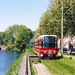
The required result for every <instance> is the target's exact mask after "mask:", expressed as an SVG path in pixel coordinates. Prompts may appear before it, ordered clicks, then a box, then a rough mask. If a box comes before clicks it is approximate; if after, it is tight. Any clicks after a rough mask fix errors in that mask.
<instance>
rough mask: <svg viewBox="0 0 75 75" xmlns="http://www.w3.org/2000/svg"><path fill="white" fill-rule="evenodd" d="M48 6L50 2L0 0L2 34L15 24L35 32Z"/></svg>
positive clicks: (46, 0) (44, 0) (41, 0)
mask: <svg viewBox="0 0 75 75" xmlns="http://www.w3.org/2000/svg"><path fill="white" fill-rule="evenodd" d="M48 5H49V0H0V32H3V31H5V30H6V29H7V28H9V26H12V25H14V24H19V25H21V24H22V25H25V26H27V27H28V28H30V29H31V30H32V31H35V30H36V29H37V28H38V26H39V21H40V17H42V14H43V13H44V12H45V11H46V10H47V7H48Z"/></svg>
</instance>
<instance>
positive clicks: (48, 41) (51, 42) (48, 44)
mask: <svg viewBox="0 0 75 75" xmlns="http://www.w3.org/2000/svg"><path fill="white" fill-rule="evenodd" d="M44 47H45V48H54V47H55V37H52V36H46V37H44Z"/></svg>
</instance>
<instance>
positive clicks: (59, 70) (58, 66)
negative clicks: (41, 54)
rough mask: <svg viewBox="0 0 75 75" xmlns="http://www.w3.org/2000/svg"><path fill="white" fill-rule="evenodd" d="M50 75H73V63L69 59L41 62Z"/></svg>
mask: <svg viewBox="0 0 75 75" xmlns="http://www.w3.org/2000/svg"><path fill="white" fill-rule="evenodd" d="M42 63H43V64H45V65H46V66H47V67H48V69H49V71H50V72H51V73H52V75H75V61H74V60H72V59H69V58H66V57H64V58H61V59H56V60H54V59H52V60H42Z"/></svg>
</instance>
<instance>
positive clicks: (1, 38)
mask: <svg viewBox="0 0 75 75" xmlns="http://www.w3.org/2000/svg"><path fill="white" fill-rule="evenodd" d="M4 39H5V33H4V32H0V45H3V44H4V42H5V40H4Z"/></svg>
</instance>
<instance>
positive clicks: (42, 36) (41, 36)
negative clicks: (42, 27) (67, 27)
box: [35, 35, 57, 41]
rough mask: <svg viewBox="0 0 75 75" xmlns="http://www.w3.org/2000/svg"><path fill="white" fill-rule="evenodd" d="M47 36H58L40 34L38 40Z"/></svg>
mask: <svg viewBox="0 0 75 75" xmlns="http://www.w3.org/2000/svg"><path fill="white" fill-rule="evenodd" d="M45 36H54V37H57V36H56V35H40V36H39V37H38V38H37V39H36V40H38V39H43V38H44V37H45ZM36 40H35V41H36Z"/></svg>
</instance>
